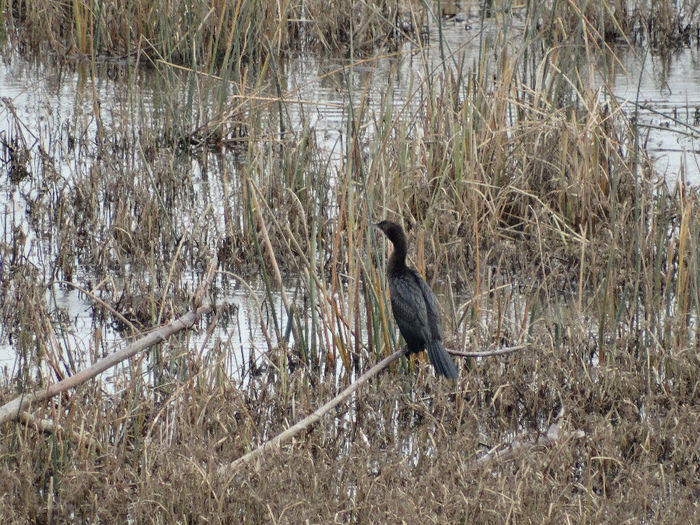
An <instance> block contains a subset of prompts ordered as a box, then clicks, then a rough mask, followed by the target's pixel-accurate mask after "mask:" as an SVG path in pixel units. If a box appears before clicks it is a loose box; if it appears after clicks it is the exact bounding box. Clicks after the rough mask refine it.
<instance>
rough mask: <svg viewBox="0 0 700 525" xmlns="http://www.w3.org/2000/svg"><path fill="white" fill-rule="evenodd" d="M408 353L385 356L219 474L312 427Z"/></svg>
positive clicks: (230, 472) (231, 471)
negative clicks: (319, 404)
mask: <svg viewBox="0 0 700 525" xmlns="http://www.w3.org/2000/svg"><path fill="white" fill-rule="evenodd" d="M405 353H406V348H402V349H401V350H397V351H396V352H394V353H393V354H391V355H390V356H389V357H385V358H384V359H382V360H381V361H379V363H377V364H376V365H374V366H373V367H372V368H370V369H369V370H367V372H365V373H364V374H362V375H361V376H360V377H358V378H357V380H356V381H355V382H354V383H352V384H351V385H350V386H348V387H347V388H346V389H345V390H343V391H342V392H341V393H340V394H338V395H337V396H335V397H334V398H333V399H331V400H330V401H329V402H328V403H326V404H325V405H323V406H321V407H320V408H317V409H316V410H314V411H313V412H312V413H311V414H310V415H308V416H306V417H305V418H304V419H302V420H301V421H299V422H298V423H297V424H296V425H294V426H291V427H289V428H288V429H287V430H285V431H284V432H282V433H281V434H278V435H277V436H275V437H274V438H272V439H271V440H269V441H266V442H265V443H263V444H262V445H260V446H259V447H258V448H256V449H254V450H251V451H250V452H248V453H247V454H245V455H243V456H241V457H240V458H238V459H236V460H235V461H233V462H231V463H227V464H225V465H221V466H220V467H219V469H218V474H219V476H220V477H221V478H230V477H232V476H233V475H234V474H235V473H236V470H237V469H238V468H239V467H241V466H242V465H245V464H246V463H250V462H251V461H252V460H254V459H255V458H257V457H258V456H260V455H262V454H263V453H265V452H267V451H268V450H270V449H272V448H276V447H279V446H280V445H281V444H282V442H284V441H286V440H288V439H290V438H291V437H293V436H294V435H295V434H298V433H299V432H301V431H302V430H304V429H305V428H307V427H310V426H311V425H313V424H314V423H316V422H317V421H319V420H320V419H321V418H322V417H323V416H324V415H325V414H326V413H328V412H330V411H331V410H332V409H333V408H335V407H337V406H338V405H339V404H340V403H342V402H343V401H345V400H346V399H347V398H348V397H350V395H351V394H352V393H353V392H354V391H355V390H357V389H358V388H360V386H362V385H363V384H364V383H366V382H367V381H369V380H370V379H372V378H373V377H374V376H376V375H377V374H378V373H379V372H381V371H382V370H383V369H385V368H386V367H387V366H389V364H391V363H392V362H394V361H396V360H397V359H398V358H399V357H401V356H402V355H404V354H405Z"/></svg>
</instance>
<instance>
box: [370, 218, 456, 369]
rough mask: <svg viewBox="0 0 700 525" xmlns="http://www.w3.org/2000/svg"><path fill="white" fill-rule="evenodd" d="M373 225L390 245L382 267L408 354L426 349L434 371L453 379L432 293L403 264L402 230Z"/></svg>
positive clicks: (388, 223) (386, 223)
mask: <svg viewBox="0 0 700 525" xmlns="http://www.w3.org/2000/svg"><path fill="white" fill-rule="evenodd" d="M374 226H375V227H376V228H377V229H379V230H381V231H382V232H384V235H386V236H387V237H388V239H389V240H390V241H391V243H392V244H393V245H394V250H393V252H392V253H391V256H390V257H389V262H388V263H387V267H386V272H387V278H388V280H389V294H390V295H391V310H392V312H393V313H394V319H395V320H396V324H398V325H399V330H400V331H401V335H402V336H403V338H404V340H405V341H406V345H407V346H408V350H409V352H410V353H414V352H421V351H422V350H427V351H428V358H429V359H430V363H431V364H432V365H433V368H435V372H437V373H438V374H440V375H443V376H445V377H447V378H449V379H457V368H456V367H455V364H454V362H453V361H452V358H451V357H450V354H448V353H447V350H445V347H443V346H442V322H441V320H440V308H439V306H438V302H437V299H436V298H435V294H434V293H433V291H432V290H431V289H430V287H429V286H428V285H427V284H426V282H425V281H424V280H423V279H422V278H421V276H420V275H418V273H417V272H416V271H415V270H413V269H412V268H409V267H408V266H407V265H406V251H407V243H406V234H405V233H404V231H403V228H401V226H399V225H398V224H396V223H394V222H391V221H382V222H380V223H379V224H375V225H374Z"/></svg>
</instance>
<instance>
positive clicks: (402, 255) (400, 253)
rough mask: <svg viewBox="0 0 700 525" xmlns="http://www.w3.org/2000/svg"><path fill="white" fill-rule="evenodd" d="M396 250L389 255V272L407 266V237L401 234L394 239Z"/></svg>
mask: <svg viewBox="0 0 700 525" xmlns="http://www.w3.org/2000/svg"><path fill="white" fill-rule="evenodd" d="M393 244H394V250H393V251H392V252H391V256H390V257H389V263H388V265H387V269H388V270H389V273H393V272H397V271H401V270H403V269H405V268H406V237H404V236H399V237H398V238H397V239H393Z"/></svg>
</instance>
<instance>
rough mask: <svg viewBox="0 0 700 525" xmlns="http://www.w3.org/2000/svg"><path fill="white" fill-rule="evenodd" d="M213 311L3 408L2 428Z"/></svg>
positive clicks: (182, 320)
mask: <svg viewBox="0 0 700 525" xmlns="http://www.w3.org/2000/svg"><path fill="white" fill-rule="evenodd" d="M210 309H211V306H210V305H208V304H205V305H203V306H200V307H199V308H197V309H196V310H193V311H190V312H188V313H186V314H185V315H183V316H182V317H179V318H178V319H174V320H173V321H170V322H169V323H168V324H167V325H165V326H163V327H161V328H159V329H157V330H154V331H153V332H151V333H150V334H148V335H146V336H144V337H142V338H141V339H139V340H137V341H135V342H134V343H132V344H130V345H129V346H127V347H126V348H123V349H122V350H119V351H118V352H114V353H113V354H110V355H108V356H107V357H105V358H104V359H100V360H99V361H97V362H96V363H95V364H94V365H92V366H91V367H89V368H86V369H85V370H82V371H81V372H78V373H77V374H75V375H72V376H70V377H67V378H66V379H64V380H62V381H59V382H58V383H54V384H53V385H51V386H49V387H48V388H45V389H44V388H42V389H41V390H35V391H34V392H31V393H29V394H22V395H21V396H19V397H17V398H15V399H13V400H12V401H10V402H8V403H5V404H4V405H3V406H2V407H0V424H1V423H5V422H7V421H9V420H11V419H14V418H17V417H19V415H20V412H21V411H22V410H26V409H27V408H28V407H29V406H30V405H32V404H34V403H38V402H39V401H43V400H45V399H49V398H50V397H53V396H55V395H56V394H60V393H61V392H65V391H66V390H69V389H71V388H75V387H76V386H78V385H80V384H82V383H84V382H85V381H87V380H89V379H92V378H93V377H95V376H96V375H98V374H101V373H102V372H104V371H105V370H107V369H109V368H112V367H113V366H115V365H117V364H119V363H120V362H122V361H124V360H125V359H128V358H129V357H132V356H134V355H136V354H138V353H139V352H142V351H143V350H145V349H146V348H149V347H151V346H153V345H155V344H158V343H160V342H161V341H164V340H166V339H167V338H168V337H170V336H171V335H173V334H176V333H177V332H179V331H181V330H184V329H186V328H191V327H192V326H193V325H194V323H195V322H196V321H197V319H199V318H200V317H201V316H202V315H203V314H205V313H207V312H208V311H209V310H210Z"/></svg>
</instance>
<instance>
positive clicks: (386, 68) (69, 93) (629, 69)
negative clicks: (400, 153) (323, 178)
mask: <svg viewBox="0 0 700 525" xmlns="http://www.w3.org/2000/svg"><path fill="white" fill-rule="evenodd" d="M474 23H476V22H475V21H474V20H470V19H466V21H465V19H464V18H461V17H458V18H456V19H453V20H451V21H445V22H444V25H443V28H442V30H443V32H444V47H443V48H442V49H439V48H438V46H437V45H436V44H433V45H431V46H429V47H427V48H425V49H423V50H422V51H421V53H424V54H426V55H427V56H428V63H429V64H432V66H431V67H434V68H443V69H447V70H454V68H455V66H456V64H457V63H460V62H461V63H464V64H466V65H467V66H466V68H465V71H469V68H470V66H469V65H470V64H475V63H476V62H477V61H478V60H477V59H478V56H479V52H480V49H481V48H482V46H484V45H488V44H489V42H490V38H491V37H490V34H491V33H493V32H494V31H493V28H491V27H484V28H483V30H484V31H483V33H482V32H480V31H479V28H478V27H474V25H473V24H474ZM518 23H519V21H518V20H517V17H516V18H515V19H514V22H513V28H512V31H513V32H514V34H517V32H518ZM436 31H437V30H436V28H435V27H433V28H432V29H431V39H430V41H431V42H433V43H435V42H437V41H438V39H437V34H436ZM418 53H419V51H418V50H416V49H414V48H412V47H411V46H410V44H407V45H406V46H404V47H403V48H402V50H401V52H400V53H397V54H389V55H386V56H382V57H379V58H377V57H374V58H372V59H368V60H362V61H359V62H356V63H355V64H352V65H350V64H348V63H347V62H346V61H343V60H318V59H316V58H314V57H312V56H309V55H304V56H296V57H291V58H290V59H289V60H288V61H287V62H286V63H285V64H284V65H283V74H284V75H285V79H286V83H285V86H284V88H285V92H284V93H283V98H284V99H285V100H287V101H289V102H293V103H291V104H289V105H288V107H289V112H290V116H291V120H292V122H294V121H296V122H297V123H298V125H299V127H300V128H303V127H306V128H307V129H313V130H314V132H315V137H316V140H317V141H318V142H319V143H320V146H321V147H322V148H323V150H324V151H325V152H326V153H327V158H328V159H330V160H331V161H332V162H337V163H338V165H339V164H340V160H341V157H342V155H343V151H342V149H341V148H342V147H341V144H342V136H343V133H344V131H345V129H346V124H347V120H346V119H347V117H348V114H349V109H348V108H349V106H350V103H351V102H352V104H355V105H356V104H357V103H358V102H359V101H360V100H362V101H363V102H364V103H366V104H368V107H369V108H370V115H371V114H372V112H374V113H375V115H374V118H376V119H380V118H381V112H382V111H383V110H384V108H385V107H386V106H385V103H386V97H390V99H391V103H392V105H393V107H394V109H395V111H396V113H397V114H400V113H401V112H411V111H412V110H413V108H414V105H417V98H418V97H417V96H416V91H417V86H420V84H421V81H422V80H421V79H422V78H423V77H424V76H425V74H426V71H425V68H424V66H423V65H422V64H424V63H425V62H423V61H419V60H418V58H417V55H418ZM422 58H423V57H422ZM618 58H619V59H620V64H619V65H618V66H616V68H615V72H614V74H612V75H610V76H609V77H608V78H612V79H613V85H612V86H600V87H601V93H603V96H615V97H616V98H617V99H618V100H619V101H620V102H622V103H623V107H624V108H625V110H626V113H627V116H628V118H636V119H638V122H639V124H640V126H639V129H640V130H641V133H640V137H639V140H640V141H641V142H642V143H643V144H645V145H646V150H647V152H648V153H649V154H650V155H652V156H653V158H654V159H655V165H656V167H657V170H658V171H659V173H660V174H661V175H663V176H665V177H666V179H667V180H668V181H669V182H670V183H674V182H675V181H676V180H678V179H679V178H681V179H683V180H685V181H687V182H688V183H690V184H695V185H697V184H700V165H699V164H698V156H697V154H696V151H697V150H698V146H697V143H696V142H695V140H696V138H697V137H698V136H700V135H699V133H700V131H699V130H698V128H699V126H700V60H699V58H698V54H697V51H696V50H695V49H683V50H680V51H678V52H676V53H673V54H672V55H669V56H663V57H662V56H655V55H653V54H651V53H645V52H644V51H643V50H640V49H620V50H618ZM127 69H128V68H127V66H125V65H121V64H116V63H103V64H101V65H100V67H99V68H98V70H97V76H96V78H95V79H94V82H93V81H92V80H91V78H90V75H88V74H87V70H86V68H84V67H82V65H80V66H78V67H77V68H76V67H72V68H66V67H60V66H54V65H47V64H45V63H38V62H35V61H31V60H27V59H26V58H24V57H21V56H19V55H16V54H10V55H9V56H6V57H5V59H4V60H3V61H2V62H1V63H0V97H1V98H0V138H2V139H3V140H4V141H5V142H6V143H10V142H11V141H12V138H13V137H17V136H18V135H19V136H21V137H22V138H23V140H24V142H25V143H26V144H27V145H28V146H29V150H30V153H31V158H29V159H27V162H28V165H29V166H30V168H29V171H30V172H32V171H33V170H34V171H36V172H39V171H40V167H41V165H42V163H43V162H45V156H46V155H50V156H53V158H55V159H58V163H57V166H58V173H57V174H56V177H59V178H62V179H63V180H65V181H70V180H71V179H72V178H73V177H74V174H75V173H78V172H83V173H84V172H87V171H89V170H90V169H91V164H92V163H93V162H95V155H96V152H95V151H93V150H92V149H91V148H92V147H93V146H91V144H94V140H91V139H90V138H91V137H94V136H95V135H96V134H97V133H103V132H104V130H110V133H114V134H115V136H119V137H120V139H121V140H123V141H125V142H126V143H132V144H135V143H136V142H137V140H138V130H137V129H135V127H136V126H137V124H138V123H139V122H143V119H144V118H145V119H149V118H150V112H151V111H152V108H153V107H154V105H155V102H154V101H155V100H156V98H157V96H158V90H159V89H161V87H160V84H158V82H155V81H154V80H155V79H154V78H149V77H150V76H157V75H158V73H157V72H153V71H151V72H149V71H139V72H138V73H137V74H134V73H133V72H131V73H129V72H128V71H127ZM129 75H131V76H129ZM126 77H129V80H128V82H127V80H126ZM96 101H99V111H98V112H97V113H96V112H95V104H96ZM96 115H99V117H96ZM124 115H133V116H134V117H133V125H134V129H125V128H124V127H123V123H124V122H125V121H127V122H128V121H129V118H127V119H125V118H124ZM370 120H371V119H370ZM69 137H70V138H69ZM76 140H77V144H78V146H76V144H75V141H76ZM4 156H5V158H4V159H3V160H4V162H5V163H6V164H5V173H3V176H2V177H0V217H1V220H2V223H0V226H1V227H2V229H3V232H4V237H3V239H1V240H0V243H2V245H0V248H1V250H0V255H1V256H4V257H8V254H9V253H12V251H13V247H12V246H10V245H9V244H10V243H11V242H12V241H11V238H12V237H11V236H10V233H9V232H12V231H13V230H14V231H17V230H20V231H23V232H24V235H26V236H27V238H28V240H27V242H25V244H24V246H23V247H22V249H23V250H24V253H22V254H20V256H22V257H24V258H26V260H29V261H31V262H32V263H33V264H34V265H35V266H36V267H37V268H39V274H40V276H41V278H42V279H43V280H44V281H45V282H47V283H51V284H49V285H48V286H47V289H46V297H47V304H48V305H49V308H50V309H52V310H54V311H55V312H56V313H57V315H56V317H60V318H61V319H63V322H62V323H61V326H60V344H61V345H63V351H64V352H69V353H71V354H72V355H77V356H82V357H81V358H80V359H79V361H80V362H81V363H82V364H81V366H80V368H82V366H84V365H85V364H89V362H90V359H91V358H90V356H95V355H104V354H105V353H108V352H110V351H112V350H113V349H114V348H116V347H118V346H119V345H120V344H121V336H120V335H119V333H118V332H116V331H115V330H114V329H112V328H111V327H109V326H107V327H104V328H103V332H102V335H101V337H100V338H99V340H97V339H96V338H95V336H94V333H95V321H94V318H93V307H94V304H93V302H92V301H90V300H89V299H88V298H87V297H86V296H84V295H83V294H80V293H79V292H78V291H77V290H75V289H73V288H71V287H67V286H65V285H60V284H58V283H56V282H55V281H54V280H53V279H52V276H51V275H46V274H45V273H46V270H45V268H48V266H49V265H47V264H45V261H46V260H47V259H49V258H50V256H51V255H50V254H47V253H46V252H45V249H44V246H43V244H42V241H41V240H40V239H33V238H32V235H33V234H32V229H31V228H29V227H28V224H27V217H28V213H29V210H28V207H29V206H30V205H31V202H32V201H33V200H34V199H38V198H39V196H40V195H41V194H42V192H43V191H46V190H45V188H42V187H41V185H40V184H37V183H34V182H32V181H29V182H22V183H20V184H17V183H16V182H13V181H12V180H11V179H10V176H9V175H8V173H9V169H8V168H7V163H8V162H9V161H8V158H7V149H6V148H5V151H4ZM179 169H182V170H183V172H190V173H193V174H194V178H195V179H197V180H200V179H201V178H203V175H204V174H202V173H201V166H200V165H199V164H198V163H196V162H190V163H189V164H186V165H184V166H181V167H180V168H179ZM221 180H223V179H217V180H213V179H210V180H208V181H207V182H206V186H207V187H206V188H203V187H200V186H198V190H197V194H198V195H206V196H207V203H206V204H207V206H212V207H213V208H214V213H215V214H220V215H223V213H224V209H223V207H222V202H223V201H224V196H225V195H226V194H227V192H226V189H225V188H223V187H222V186H221ZM197 184H198V185H200V184H203V183H201V182H197ZM229 192H230V190H229ZM42 269H44V270H43V271H44V274H42V273H41V272H42ZM7 271H8V270H7V264H5V265H3V266H0V279H2V278H3V275H5V272H7ZM287 294H288V295H290V296H291V295H293V294H294V291H293V290H291V289H290V290H287ZM217 301H221V302H222V303H226V304H234V305H235V306H236V309H235V319H234V320H233V321H232V322H233V323H234V326H237V327H238V330H239V333H238V335H237V336H236V337H235V340H233V341H232V339H231V336H230V334H227V333H222V334H220V336H221V338H222V339H224V340H227V341H229V344H230V349H231V355H232V356H234V357H232V361H231V362H230V363H229V369H230V370H237V369H239V368H240V367H241V366H243V362H244V361H245V360H247V359H248V358H249V357H250V356H251V355H256V356H257V355H259V354H260V353H262V351H263V350H264V349H265V348H266V347H267V345H266V341H265V339H264V337H263V336H262V334H261V330H260V327H261V324H262V323H269V319H264V318H262V317H261V311H262V310H261V308H260V304H261V303H262V302H265V301H268V302H270V298H269V297H266V295H265V292H264V288H263V286H262V284H261V283H257V284H256V285H254V286H253V288H252V291H251V290H250V289H247V288H243V287H236V286H229V287H227V288H226V289H224V290H223V291H221V292H220V295H219V296H218V297H217ZM271 303H272V304H267V308H273V309H275V310H276V312H277V314H278V317H279V312H281V311H283V308H282V301H281V299H280V296H279V295H275V296H274V297H272V301H271ZM58 314H60V315H58ZM221 330H224V331H225V330H226V328H225V327H223V328H221ZM192 337H194V338H195V339H196V338H200V341H201V340H203V338H204V334H194V335H193V336H192ZM17 359H18V358H17V355H16V352H15V349H14V346H13V344H12V341H10V340H9V339H8V337H7V335H6V333H5V329H4V328H3V329H2V332H0V373H2V374H3V375H5V377H12V375H13V371H14V370H15V367H16V366H17ZM256 359H257V357H256ZM108 379H109V378H108Z"/></svg>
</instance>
